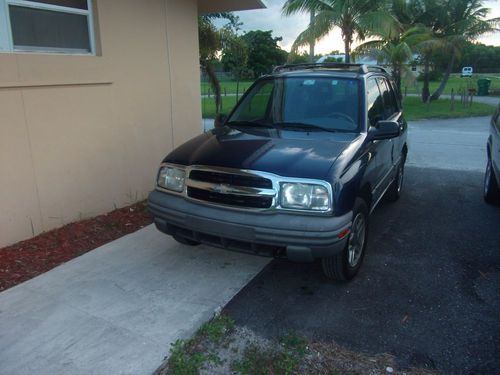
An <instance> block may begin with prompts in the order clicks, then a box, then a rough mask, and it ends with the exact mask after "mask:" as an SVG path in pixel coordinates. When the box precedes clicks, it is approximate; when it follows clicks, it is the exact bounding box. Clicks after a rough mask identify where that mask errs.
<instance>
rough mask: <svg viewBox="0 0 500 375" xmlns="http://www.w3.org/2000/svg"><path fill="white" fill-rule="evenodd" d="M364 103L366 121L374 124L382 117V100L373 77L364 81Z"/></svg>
mask: <svg viewBox="0 0 500 375" xmlns="http://www.w3.org/2000/svg"><path fill="white" fill-rule="evenodd" d="M366 104H367V109H368V121H369V122H370V125H371V126H375V125H376V124H377V122H378V121H379V120H383V119H384V102H383V100H382V95H381V94H380V90H379V88H378V85H377V82H376V81H375V79H374V78H369V79H368V80H367V81H366Z"/></svg>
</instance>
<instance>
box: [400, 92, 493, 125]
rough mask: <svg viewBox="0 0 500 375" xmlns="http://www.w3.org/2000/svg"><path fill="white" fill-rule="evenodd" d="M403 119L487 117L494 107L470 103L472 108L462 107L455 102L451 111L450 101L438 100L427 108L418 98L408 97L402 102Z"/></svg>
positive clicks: (458, 102)
mask: <svg viewBox="0 0 500 375" xmlns="http://www.w3.org/2000/svg"><path fill="white" fill-rule="evenodd" d="M403 106H404V111H405V118H406V119H407V120H408V121H411V120H420V119H426V118H454V117H472V116H489V115H492V114H493V112H494V111H495V107H493V106H491V105H489V104H484V103H477V102H474V103H472V106H471V107H469V106H465V107H464V106H463V105H462V104H460V101H457V100H455V108H454V110H453V112H452V111H451V100H450V99H439V100H437V101H434V102H431V104H430V105H429V108H427V105H425V104H424V103H422V100H421V99H420V98H419V97H415V96H413V97H412V96H408V97H407V98H405V100H404V102H403Z"/></svg>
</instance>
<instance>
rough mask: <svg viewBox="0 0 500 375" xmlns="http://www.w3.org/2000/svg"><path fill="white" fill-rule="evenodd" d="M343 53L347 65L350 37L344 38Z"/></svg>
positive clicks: (349, 59)
mask: <svg viewBox="0 0 500 375" xmlns="http://www.w3.org/2000/svg"><path fill="white" fill-rule="evenodd" d="M344 53H345V63H346V64H349V63H350V62H351V37H350V35H346V36H345V37H344Z"/></svg>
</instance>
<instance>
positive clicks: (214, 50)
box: [198, 13, 241, 114]
mask: <svg viewBox="0 0 500 375" xmlns="http://www.w3.org/2000/svg"><path fill="white" fill-rule="evenodd" d="M218 18H224V19H226V20H228V21H229V23H228V24H227V25H226V26H225V27H223V28H221V29H217V27H215V25H214V24H213V22H212V21H213V20H214V19H218ZM240 25H241V23H240V22H239V18H238V16H235V15H234V14H232V13H211V14H207V15H205V16H201V17H198V40H199V44H200V67H201V69H202V70H203V71H205V73H206V74H207V77H208V80H209V82H210V86H211V87H212V90H213V92H214V97H215V112H216V113H217V114H218V113H219V112H220V110H221V108H222V99H221V89H220V82H219V79H218V78H217V74H216V72H215V68H214V65H213V63H214V62H215V61H216V60H217V55H218V53H219V52H220V51H221V49H222V48H223V47H224V44H225V43H228V41H229V40H231V39H232V38H234V37H235V33H236V31H237V30H238V29H239V27H240Z"/></svg>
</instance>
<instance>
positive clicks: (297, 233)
mask: <svg viewBox="0 0 500 375" xmlns="http://www.w3.org/2000/svg"><path fill="white" fill-rule="evenodd" d="M148 207H149V210H150V212H151V213H152V215H153V217H154V222H155V224H156V227H157V228H158V229H159V230H160V231H162V232H164V233H167V234H170V235H177V236H180V237H184V238H188V239H192V240H195V241H199V242H201V243H206V244H209V245H213V246H218V247H223V248H227V249H230V250H237V251H242V252H249V253H255V254H259V255H267V256H287V257H288V258H289V259H291V260H296V261H312V260H314V259H315V258H321V257H326V256H331V255H334V254H336V253H338V252H340V251H342V250H343V249H344V247H345V243H346V241H347V237H348V236H347V235H346V233H347V231H346V230H348V229H349V228H350V225H351V220H352V213H351V212H349V213H348V214H346V215H343V216H312V215H307V216H306V215H294V214H290V213H279V212H276V213H258V212H250V211H243V210H242V211H239V210H231V209H225V208H222V207H213V206H208V205H203V204H198V203H195V202H191V201H189V200H186V199H184V198H182V197H178V196H175V195H170V194H168V193H163V192H159V191H153V192H152V193H151V194H150V195H149V201H148Z"/></svg>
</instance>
